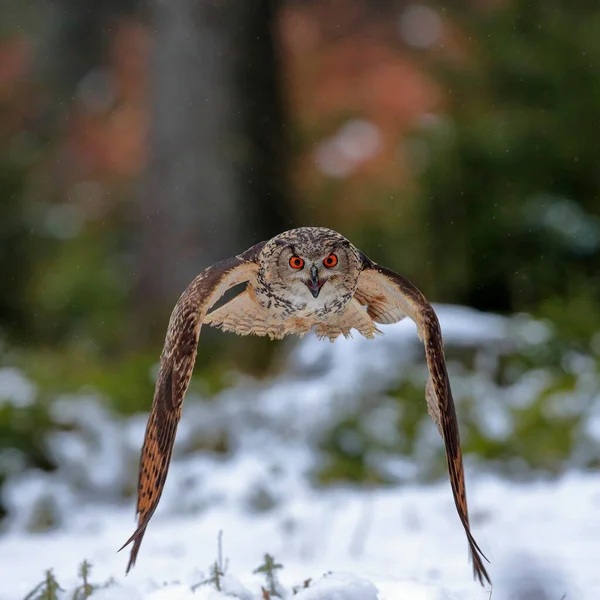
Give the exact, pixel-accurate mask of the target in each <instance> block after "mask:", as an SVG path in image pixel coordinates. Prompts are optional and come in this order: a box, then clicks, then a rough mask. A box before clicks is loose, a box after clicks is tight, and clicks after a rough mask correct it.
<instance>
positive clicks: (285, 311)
mask: <svg viewBox="0 0 600 600" xmlns="http://www.w3.org/2000/svg"><path fill="white" fill-rule="evenodd" d="M328 259H329V262H328ZM257 263H258V270H257V273H256V276H255V277H253V278H250V279H249V281H248V285H247V288H246V291H245V292H244V294H242V295H241V296H238V297H236V298H235V299H234V300H233V301H232V302H229V303H227V304H225V305H224V306H222V307H221V308H218V309H217V310H215V311H213V312H211V313H209V314H208V315H207V318H206V319H205V321H204V322H205V323H206V324H207V325H212V326H213V327H219V328H220V329H223V330H224V331H231V332H234V333H238V334H240V335H248V334H254V335H268V336H269V337H271V338H277V339H279V338H282V337H284V336H285V335H289V334H294V335H300V336H302V335H304V334H306V333H307V332H309V331H311V330H312V329H314V331H315V332H316V333H317V335H318V336H320V337H328V338H329V339H330V340H331V341H333V340H334V339H335V338H336V337H338V336H339V335H344V336H349V335H350V331H351V330H352V329H356V330H357V331H358V332H359V333H361V334H362V335H365V336H367V337H373V335H374V334H375V333H378V331H379V330H378V329H377V328H376V327H375V326H374V324H373V322H372V320H371V319H370V318H369V317H368V315H367V313H366V310H365V309H364V308H362V307H361V306H360V305H359V304H358V303H357V302H356V301H354V300H353V298H354V294H355V292H356V288H357V285H358V277H359V275H360V272H361V270H362V258H361V254H360V252H359V251H358V250H357V249H356V248H355V247H354V246H353V245H352V244H351V243H350V242H349V241H348V240H347V239H346V238H345V237H343V236H342V235H340V234H339V233H337V232H335V231H332V230H331V229H325V228H324V227H301V228H298V229H292V230H290V231H286V232H284V233H282V234H281V235H279V236H277V237H276V238H273V239H272V240H270V241H269V242H267V243H266V244H265V245H264V247H263V248H262V250H261V251H260V253H259V254H258V257H257ZM328 264H329V266H328ZM293 265H295V266H293Z"/></svg>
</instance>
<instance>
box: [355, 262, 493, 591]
mask: <svg viewBox="0 0 600 600" xmlns="http://www.w3.org/2000/svg"><path fill="white" fill-rule="evenodd" d="M363 262H364V266H365V269H364V270H363V271H362V272H361V274H360V276H359V279H358V288H357V290H356V294H355V297H356V298H357V299H358V301H359V302H361V304H364V305H366V307H367V312H368V313H369V314H370V316H371V318H372V319H373V320H374V321H375V322H377V323H391V322H395V321H399V320H400V319H401V318H403V316H404V315H407V316H408V317H410V319H412V320H413V321H414V322H415V323H416V325H417V331H418V334H419V338H420V339H421V340H422V341H423V343H424V345H425V355H426V359H427V367H428V369H429V380H428V382H427V386H426V390H425V397H426V400H427V408H428V411H429V414H430V415H431V417H432V418H433V420H434V421H435V423H436V424H437V426H438V429H439V431H440V434H441V436H442V439H443V440H444V445H445V448H446V462H447V464H448V474H449V476H450V484H451V486H452V493H453V495H454V503H455V504H456V510H457V511H458V516H459V517H460V520H461V522H462V524H463V527H464V529H465V533H466V536H467V540H468V542H469V548H470V550H471V556H472V559H473V571H474V574H475V577H476V578H477V579H478V580H479V582H480V583H481V584H482V585H483V583H484V579H485V580H486V581H487V582H488V583H491V581H490V577H489V575H488V573H487V571H486V569H485V567H484V565H483V560H482V559H485V560H487V558H486V557H485V556H484V554H483V552H482V551H481V549H480V548H479V546H478V545H477V542H476V541H475V538H474V537H473V535H472V534H471V529H470V527H469V513H468V510H467V495H466V490H465V473H464V468H463V461H462V452H461V448H460V437H459V431H458V420H457V418H456V410H455V408H454V400H453V398H452V390H451V389H450V379H449V377H448V371H447V369H446V359H445V357H444V347H443V342H442V331H441V328H440V323H439V321H438V318H437V315H436V314H435V311H434V310H433V307H432V306H431V304H430V303H429V302H428V301H427V299H426V298H425V296H423V294H422V293H421V292H420V291H419V290H418V289H417V288H416V287H415V286H414V285H413V284H412V283H410V281H408V280H407V279H405V278H404V277H401V276H400V275H398V274H397V273H395V272H394V271H391V270H390V269H386V268H385V267H382V266H380V265H377V264H376V263H373V262H372V261H371V260H369V259H368V258H367V257H364V261H363Z"/></svg>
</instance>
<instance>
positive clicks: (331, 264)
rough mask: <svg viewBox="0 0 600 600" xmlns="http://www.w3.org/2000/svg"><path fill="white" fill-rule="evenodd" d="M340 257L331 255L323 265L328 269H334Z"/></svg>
mask: <svg viewBox="0 0 600 600" xmlns="http://www.w3.org/2000/svg"><path fill="white" fill-rule="evenodd" d="M337 263H338V257H337V256H336V255H335V254H330V255H329V256H328V257H327V258H325V259H324V260H323V265H325V266H326V267H327V268H328V269H332V268H333V267H335V265H337Z"/></svg>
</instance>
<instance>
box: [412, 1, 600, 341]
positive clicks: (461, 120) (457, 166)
mask: <svg viewBox="0 0 600 600" xmlns="http://www.w3.org/2000/svg"><path fill="white" fill-rule="evenodd" d="M459 6H460V7H459V8H456V10H455V13H454V14H455V17H456V20H457V21H458V25H459V26H460V28H461V30H462V31H463V32H464V33H465V36H466V38H467V41H466V44H467V48H468V55H467V58H466V59H465V60H463V61H461V62H460V64H458V63H456V62H455V63H452V64H451V63H449V62H446V63H445V64H439V63H438V64H437V65H436V67H437V74H438V77H439V79H440V85H441V89H442V91H443V92H446V91H447V92H448V95H447V106H446V109H445V110H446V112H447V116H444V117H441V118H440V119H439V120H438V121H437V122H436V123H433V124H432V125H428V126H427V128H426V129H425V130H423V131H422V137H423V139H424V140H426V141H427V144H428V148H427V153H428V155H429V157H430V161H429V164H428V165H427V168H426V169H425V170H424V171H423V173H422V177H421V179H420V186H421V192H420V198H421V202H422V215H421V227H422V230H423V231H424V232H425V235H426V236H427V240H428V247H429V250H428V255H429V256H428V261H429V263H430V265H431V269H432V281H431V284H432V287H433V289H435V294H434V296H435V297H438V298H444V299H445V300H446V301H449V300H451V301H457V302H460V303H464V304H468V305H471V306H475V307H477V308H481V309H484V310H496V311H522V310H525V311H528V312H532V311H533V312H537V313H538V314H543V315H548V316H550V315H551V316H553V317H554V318H555V319H556V322H557V323H558V324H559V327H561V329H565V330H567V331H568V333H569V334H570V335H571V336H572V337H574V338H579V339H584V340H585V339H589V335H590V333H591V332H593V330H594V329H597V328H598V327H600V313H599V311H598V309H597V308H596V306H597V301H596V299H597V298H598V297H600V279H599V278H598V277H597V273H598V269H599V268H600V202H599V201H598V173H597V171H598V169H597V163H598V152H597V143H596V140H598V139H600V104H598V102H597V97H598V94H599V93H600V51H599V50H598V48H599V46H598V43H597V40H598V39H600V5H598V4H596V3H583V4H582V3H572V2H567V1H566V0H552V1H551V2H545V3H535V2H529V1H528V0H512V1H509V2H502V3H499V4H495V5H494V7H493V8H489V7H488V8H485V9H482V8H481V7H478V8H473V7H471V5H469V7H467V6H465V5H463V4H461V5H459ZM582 306H589V307H593V309H592V310H587V311H584V312H581V311H580V308H581V307H582ZM559 307H560V308H559Z"/></svg>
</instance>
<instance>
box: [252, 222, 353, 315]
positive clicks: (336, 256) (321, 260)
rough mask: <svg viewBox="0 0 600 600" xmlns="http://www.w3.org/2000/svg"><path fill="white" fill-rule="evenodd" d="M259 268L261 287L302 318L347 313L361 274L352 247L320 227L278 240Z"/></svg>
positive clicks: (265, 252) (269, 246)
mask: <svg viewBox="0 0 600 600" xmlns="http://www.w3.org/2000/svg"><path fill="white" fill-rule="evenodd" d="M259 265H260V269H259V282H260V283H261V284H263V286H264V287H265V288H266V289H267V290H268V291H269V293H270V294H272V295H273V296H274V297H275V298H276V299H277V300H280V301H281V302H282V303H283V304H284V305H286V306H288V307H290V311H292V312H296V313H297V314H298V316H300V315H299V313H302V316H307V315H311V314H316V315H317V316H321V313H323V314H325V313H326V312H329V313H332V312H341V311H343V309H344V308H345V306H346V305H347V303H348V302H349V301H350V298H351V297H352V294H353V293H354V291H355V289H356V285H357V282H358V276H359V274H360V271H361V268H360V265H361V262H360V257H359V254H358V251H357V250H356V249H355V248H354V246H352V244H351V243H350V242H349V241H348V240H347V239H346V238H344V237H343V236H342V235H340V234H339V233H337V232H335V231H332V230H330V229H325V228H320V227H302V228H299V229H292V230H290V231H287V232H285V233H283V234H281V235H279V236H277V237H276V238H274V239H273V240H271V241H270V242H269V243H268V244H267V245H266V246H265V248H264V249H263V251H262V253H261V256H260V258H259ZM259 299H260V298H259Z"/></svg>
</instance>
